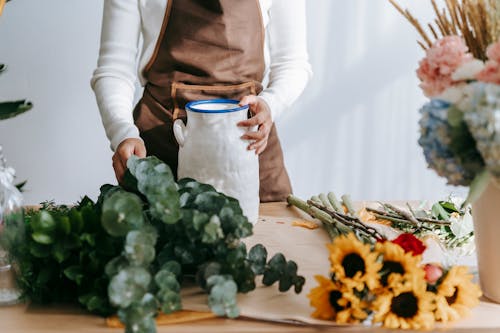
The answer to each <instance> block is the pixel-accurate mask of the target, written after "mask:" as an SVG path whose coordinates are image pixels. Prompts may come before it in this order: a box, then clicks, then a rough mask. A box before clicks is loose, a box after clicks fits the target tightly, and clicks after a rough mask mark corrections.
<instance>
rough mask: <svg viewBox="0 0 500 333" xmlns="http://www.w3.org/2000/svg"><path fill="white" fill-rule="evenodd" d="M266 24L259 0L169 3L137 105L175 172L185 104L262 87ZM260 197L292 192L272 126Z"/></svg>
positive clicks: (149, 140)
mask: <svg viewBox="0 0 500 333" xmlns="http://www.w3.org/2000/svg"><path fill="white" fill-rule="evenodd" d="M264 32H265V31H264V26H263V22H262V13H261V11H260V4H259V1H258V0H238V1H235V0H168V4H167V9H166V12H165V18H164V21H163V26H162V29H161V32H160V36H159V39H158V42H157V45H156V49H155V51H154V54H153V56H152V58H151V60H150V61H149V63H148V65H147V66H146V68H145V69H144V77H145V78H146V80H147V82H148V83H147V84H146V86H145V89H144V95H143V97H142V99H141V100H140V101H139V103H138V104H137V106H136V108H135V110H134V119H135V123H136V125H137V127H138V128H139V131H140V133H141V137H142V139H143V140H144V142H145V144H146V150H147V152H148V155H155V156H157V157H158V158H160V159H162V160H163V161H164V162H165V163H167V164H168V165H169V166H170V167H171V168H172V171H173V172H174V174H176V173H177V162H178V161H177V159H178V149H179V147H178V145H177V142H176V141H175V138H174V134H173V130H172V126H173V121H174V120H175V119H176V118H182V119H184V120H185V121H186V112H185V110H184V107H185V105H186V103H187V102H189V101H192V100H200V99H212V98H229V99H236V100H240V99H241V98H242V97H244V96H246V95H250V94H254V95H257V94H259V93H260V92H261V91H262V84H261V82H262V80H263V75H264V70H265V63H264ZM259 162H260V199H261V201H262V202H269V201H284V200H285V199H286V197H287V195H288V194H290V193H291V192H292V189H291V185H290V180H289V178H288V174H287V172H286V170H285V166H284V162H283V152H282V150H281V145H280V142H279V139H278V135H277V133H276V128H275V126H274V125H273V128H272V130H271V134H270V135H269V141H268V145H267V148H266V150H265V151H264V152H263V153H262V154H261V155H260V157H259Z"/></svg>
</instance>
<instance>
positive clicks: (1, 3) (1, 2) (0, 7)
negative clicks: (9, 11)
mask: <svg viewBox="0 0 500 333" xmlns="http://www.w3.org/2000/svg"><path fill="white" fill-rule="evenodd" d="M6 3H7V0H0V16H2V12H3V7H5V4H6Z"/></svg>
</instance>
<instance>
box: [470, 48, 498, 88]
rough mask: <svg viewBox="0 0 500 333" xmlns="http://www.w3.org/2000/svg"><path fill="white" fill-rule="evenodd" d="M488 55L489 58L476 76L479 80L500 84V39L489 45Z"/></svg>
mask: <svg viewBox="0 0 500 333" xmlns="http://www.w3.org/2000/svg"><path fill="white" fill-rule="evenodd" d="M486 55H487V56H488V59H489V60H488V61H487V62H486V66H485V67H484V69H483V70H482V71H481V72H479V74H478V75H477V77H476V78H477V79H478V80H479V81H483V82H487V83H494V84H500V41H498V42H496V43H493V44H491V45H490V46H488V49H487V50H486Z"/></svg>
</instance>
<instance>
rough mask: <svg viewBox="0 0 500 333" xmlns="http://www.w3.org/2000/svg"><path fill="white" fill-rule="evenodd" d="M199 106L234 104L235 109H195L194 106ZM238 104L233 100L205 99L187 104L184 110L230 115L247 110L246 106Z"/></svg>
mask: <svg viewBox="0 0 500 333" xmlns="http://www.w3.org/2000/svg"><path fill="white" fill-rule="evenodd" d="M200 104H234V105H236V106H237V107H235V108H232V109H225V110H205V109H198V108H196V106H197V105H200ZM239 104H240V102H239V101H237V100H235V99H207V100H201V101H193V102H189V103H187V104H186V110H188V111H192V112H197V113H230V112H237V111H242V110H247V109H248V105H243V106H240V105H239Z"/></svg>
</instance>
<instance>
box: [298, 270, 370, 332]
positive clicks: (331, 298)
mask: <svg viewBox="0 0 500 333" xmlns="http://www.w3.org/2000/svg"><path fill="white" fill-rule="evenodd" d="M314 278H315V279H316V281H318V283H319V286H317V287H316V288H313V289H311V292H310V293H309V295H307V297H309V299H310V304H311V306H312V307H314V308H315V311H314V312H313V314H312V316H313V317H315V318H318V319H323V320H334V321H336V322H337V323H341V324H347V323H359V322H360V321H362V320H364V319H366V317H367V312H366V311H364V309H366V308H367V306H366V304H365V303H364V302H361V300H360V299H359V298H358V297H356V295H354V294H353V292H352V290H348V289H346V288H345V286H338V285H336V284H335V283H334V282H333V281H332V280H331V279H328V278H326V277H323V276H320V275H317V276H315V277H314Z"/></svg>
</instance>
